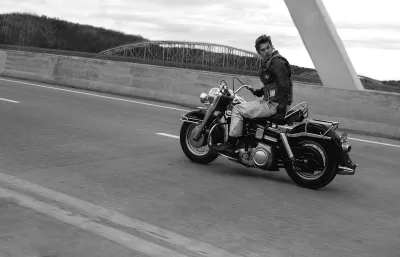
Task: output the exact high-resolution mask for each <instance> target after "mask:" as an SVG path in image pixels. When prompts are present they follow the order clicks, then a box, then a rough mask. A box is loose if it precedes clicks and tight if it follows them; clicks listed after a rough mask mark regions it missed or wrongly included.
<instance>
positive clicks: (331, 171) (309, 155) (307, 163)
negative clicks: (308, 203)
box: [285, 140, 337, 189]
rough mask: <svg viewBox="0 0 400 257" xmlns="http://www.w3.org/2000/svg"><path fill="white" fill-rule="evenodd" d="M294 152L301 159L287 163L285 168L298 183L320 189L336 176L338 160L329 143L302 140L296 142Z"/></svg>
mask: <svg viewBox="0 0 400 257" xmlns="http://www.w3.org/2000/svg"><path fill="white" fill-rule="evenodd" d="M293 153H294V155H295V157H296V158H297V159H299V160H300V161H299V162H296V163H287V164H285V169H286V172H287V173H288V175H289V177H290V178H291V179H292V180H293V181H294V182H295V183H296V184H297V185H299V186H301V187H305V188H309V189H319V188H322V187H324V186H326V185H328V184H329V183H330V182H331V181H332V180H333V179H334V178H335V176H336V167H337V162H336V159H335V156H334V153H333V152H332V148H331V147H330V146H329V144H326V143H325V142H323V143H322V142H321V143H319V142H318V141H314V140H302V141H299V142H297V143H296V147H294V149H293Z"/></svg>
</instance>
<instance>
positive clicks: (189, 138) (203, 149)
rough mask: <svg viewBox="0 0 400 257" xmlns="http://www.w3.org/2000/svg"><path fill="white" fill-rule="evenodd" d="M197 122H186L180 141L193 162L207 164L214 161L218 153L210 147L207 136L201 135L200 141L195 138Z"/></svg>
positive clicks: (182, 128)
mask: <svg viewBox="0 0 400 257" xmlns="http://www.w3.org/2000/svg"><path fill="white" fill-rule="evenodd" d="M196 126H197V124H194V123H188V122H184V123H183V124H182V127H181V132H180V143H181V147H182V150H183V152H184V153H185V155H186V156H187V157H188V158H189V159H190V160H191V161H193V162H196V163H201V164H206V163H210V162H212V161H214V160H215V159H216V158H217V157H218V154H217V153H216V152H215V151H213V150H211V149H210V148H208V145H207V137H205V136H201V137H200V139H199V140H198V141H195V140H194V139H193V132H194V128H195V127H196Z"/></svg>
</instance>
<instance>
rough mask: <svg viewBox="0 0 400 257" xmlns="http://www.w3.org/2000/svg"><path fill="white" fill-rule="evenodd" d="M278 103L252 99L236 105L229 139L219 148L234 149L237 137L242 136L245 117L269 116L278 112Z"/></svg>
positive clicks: (222, 149)
mask: <svg viewBox="0 0 400 257" xmlns="http://www.w3.org/2000/svg"><path fill="white" fill-rule="evenodd" d="M277 105H278V104H276V103H272V102H266V101H263V100H261V101H259V100H256V101H251V102H245V103H242V104H238V105H235V106H234V107H233V109H232V118H231V124H230V131H229V136H228V140H227V142H226V143H225V144H222V145H221V146H219V147H218V148H217V150H221V151H225V150H227V151H229V150H231V151H233V150H234V148H235V147H236V144H237V138H238V137H240V136H242V130H243V118H249V119H254V118H261V117H269V116H272V115H274V114H275V113H276V108H277Z"/></svg>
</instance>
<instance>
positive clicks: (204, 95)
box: [200, 93, 208, 103]
mask: <svg viewBox="0 0 400 257" xmlns="http://www.w3.org/2000/svg"><path fill="white" fill-rule="evenodd" d="M207 101H208V94H207V93H201V94H200V102H202V103H205V102H207Z"/></svg>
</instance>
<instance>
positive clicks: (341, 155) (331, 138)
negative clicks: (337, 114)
mask: <svg viewBox="0 0 400 257" xmlns="http://www.w3.org/2000/svg"><path fill="white" fill-rule="evenodd" d="M333 125H338V123H333ZM306 128H307V129H306ZM335 130H336V128H335V129H333V128H332V129H329V127H327V126H325V125H323V124H320V123H313V121H312V120H308V121H304V122H302V123H300V124H298V125H296V126H294V127H293V128H292V129H291V130H289V131H288V132H287V134H288V138H289V141H290V139H293V138H295V137H291V136H290V135H294V134H298V133H302V132H307V133H311V134H312V135H318V136H319V137H321V140H326V141H328V142H332V147H333V148H334V150H335V152H336V153H338V154H337V155H336V156H337V158H338V161H339V163H340V164H343V163H344V160H345V154H346V153H345V152H344V151H343V148H342V143H341V140H340V136H339V135H338V133H337V132H336V131H335ZM327 131H328V132H327ZM322 135H325V137H324V138H322ZM304 136H305V137H307V136H309V135H307V134H304ZM313 138H314V137H313Z"/></svg>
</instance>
